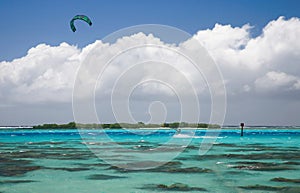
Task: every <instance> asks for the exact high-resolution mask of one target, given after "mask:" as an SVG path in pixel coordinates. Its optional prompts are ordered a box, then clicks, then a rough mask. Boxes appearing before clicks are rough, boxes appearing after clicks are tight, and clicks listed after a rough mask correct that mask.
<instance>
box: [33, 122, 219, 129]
mask: <svg viewBox="0 0 300 193" xmlns="http://www.w3.org/2000/svg"><path fill="white" fill-rule="evenodd" d="M159 127H164V128H220V126H219V125H217V124H207V123H186V122H172V123H162V124H145V123H143V122H138V123H104V124H96V123H92V124H82V123H75V122H70V123H68V124H55V123H53V124H43V125H36V126H33V128H34V129H76V128H89V129H92V128H95V129H120V128H133V129H138V128H159Z"/></svg>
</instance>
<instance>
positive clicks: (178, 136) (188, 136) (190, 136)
mask: <svg viewBox="0 0 300 193" xmlns="http://www.w3.org/2000/svg"><path fill="white" fill-rule="evenodd" d="M174 138H193V139H195V138H200V136H193V135H186V134H176V135H174Z"/></svg>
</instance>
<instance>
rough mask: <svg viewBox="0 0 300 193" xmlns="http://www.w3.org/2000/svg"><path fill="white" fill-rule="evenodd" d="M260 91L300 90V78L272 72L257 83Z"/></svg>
mask: <svg viewBox="0 0 300 193" xmlns="http://www.w3.org/2000/svg"><path fill="white" fill-rule="evenodd" d="M255 86H256V89H257V90H258V91H261V92H268V91H278V90H280V91H281V92H282V91H292V90H299V89H300V78H298V77H296V76H292V75H289V74H286V73H284V72H275V71H271V72H268V73H267V74H265V76H263V77H261V78H258V79H257V80H256V81H255Z"/></svg>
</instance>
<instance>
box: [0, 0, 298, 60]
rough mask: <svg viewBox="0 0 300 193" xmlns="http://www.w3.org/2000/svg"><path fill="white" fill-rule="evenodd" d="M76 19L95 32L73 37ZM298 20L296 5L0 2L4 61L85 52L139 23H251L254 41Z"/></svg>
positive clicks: (282, 0)
mask: <svg viewBox="0 0 300 193" xmlns="http://www.w3.org/2000/svg"><path fill="white" fill-rule="evenodd" d="M76 14H86V15H88V16H89V17H90V18H91V19H92V20H93V27H92V29H90V28H88V27H87V26H85V24H82V23H77V24H76V25H78V27H79V28H80V30H78V31H77V32H76V33H72V32H71V30H70V28H69V20H70V19H71V18H72V17H73V16H74V15H76ZM299 15H300V2H299V1H297V0H288V1H286V0H276V1H272V0H264V1H260V0H230V1H221V0H219V1H201V0H188V1H183V0H181V1H178V0H173V1H167V0H163V1H161V0H152V1H140V0H128V1H116V0H109V1H96V0H84V1H83V0H72V1H61V0H51V1H40V0H26V1H18V0H0V16H1V18H2V20H1V23H0V28H1V36H0V61H3V60H12V59H14V58H18V57H21V56H24V55H26V52H27V50H28V49H29V48H31V47H33V46H36V45H38V44H40V43H46V44H49V45H58V44H60V43H61V42H67V43H69V44H72V45H78V46H79V47H83V46H85V45H87V44H89V43H92V42H94V41H95V40H96V39H101V38H103V37H105V36H106V35H108V34H110V33H111V32H114V31H116V30H118V29H121V28H124V27H128V26H132V25H138V24H148V23H151V24H153V23H155V24H165V25H170V26H174V27H178V28H180V29H182V30H185V31H187V32H189V33H191V34H194V33H196V32H197V31H198V30H203V29H207V28H213V26H214V25H215V23H220V24H231V25H232V26H242V25H244V24H245V23H250V24H251V25H252V26H255V28H254V30H253V31H252V33H253V35H254V36H255V35H257V34H259V33H260V30H261V29H262V27H263V26H265V25H266V24H267V23H268V22H269V21H270V20H274V19H277V18H278V17H279V16H285V17H286V18H290V17H299Z"/></svg>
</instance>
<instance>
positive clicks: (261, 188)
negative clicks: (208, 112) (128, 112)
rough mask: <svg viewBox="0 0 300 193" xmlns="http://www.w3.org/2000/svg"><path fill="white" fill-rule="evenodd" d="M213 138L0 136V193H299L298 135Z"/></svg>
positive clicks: (277, 131) (5, 132) (254, 132)
mask: <svg viewBox="0 0 300 193" xmlns="http://www.w3.org/2000/svg"><path fill="white" fill-rule="evenodd" d="M219 132H220V131H219V130H209V132H206V130H198V131H196V132H195V133H194V131H192V130H182V131H181V132H180V133H178V131H175V130H121V129H120V130H30V129H24V130H22V129H14V130H12V129H2V130H0V192H1V193H2V192H5V193H13V192H18V193H23V192H32V193H33V192H35V193H40V192H44V193H47V192H64V193H74V192H80V193H83V192H87V193H93V192H97V193H99V192H105V193H107V192H118V193H122V192H124V193H125V192H126V193H127V192H136V193H137V192H143V193H144V192H146V193H147V192H254V193H255V192H300V151H299V147H300V130H298V129H294V128H276V127H273V128H270V127H268V128H256V129H246V131H245V133H244V137H240V133H239V130H238V129H234V128H225V129H222V131H221V132H220V133H219ZM210 144H212V146H211V148H210V149H209V151H208V152H206V153H205V154H204V155H201V154H199V147H200V146H201V145H208V146H204V147H210ZM202 153H203V152H202Z"/></svg>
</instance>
